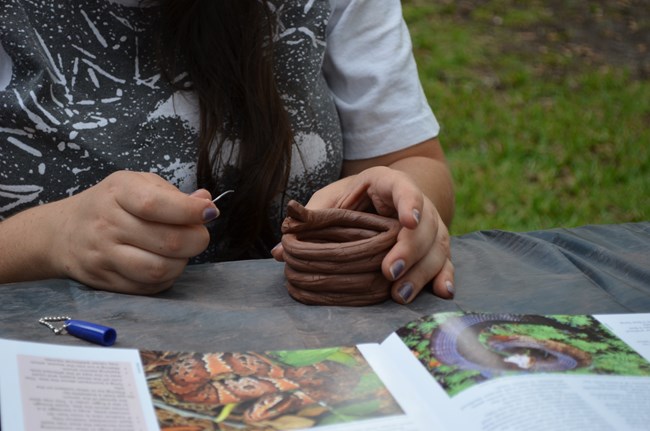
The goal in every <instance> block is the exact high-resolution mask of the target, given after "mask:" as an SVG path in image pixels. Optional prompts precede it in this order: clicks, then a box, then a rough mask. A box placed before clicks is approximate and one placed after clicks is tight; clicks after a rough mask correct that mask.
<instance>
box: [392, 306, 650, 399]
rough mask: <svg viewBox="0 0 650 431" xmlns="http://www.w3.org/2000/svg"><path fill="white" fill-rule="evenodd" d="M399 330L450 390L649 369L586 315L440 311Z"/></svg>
mask: <svg viewBox="0 0 650 431" xmlns="http://www.w3.org/2000/svg"><path fill="white" fill-rule="evenodd" d="M396 333H397V335H398V336H399V337H400V338H401V339H402V341H403V342H404V343H405V344H406V345H407V346H408V347H409V349H411V351H412V352H413V354H414V355H415V356H416V357H417V359H418V360H419V361H420V362H421V363H422V365H424V366H425V368H426V369H427V370H428V371H429V373H430V374H431V375H432V376H433V377H434V378H435V379H436V381H437V382H438V383H439V384H440V385H441V386H442V387H443V388H444V389H445V391H446V392H447V394H448V395H449V396H454V395H456V394H458V393H460V392H462V391H463V390H465V389H468V388H470V387H472V386H475V385H477V384H480V383H482V382H485V381H488V380H490V379H494V378H498V377H502V376H512V375H517V374H525V373H565V374H583V375H588V374H591V375H619V376H648V375H650V364H648V362H647V361H646V360H645V359H644V358H643V357H642V356H641V355H639V354H638V353H637V352H636V351H634V350H633V349H631V348H630V347H629V346H627V344H625V343H624V342H623V341H621V340H620V339H619V338H617V337H616V336H614V335H613V334H612V333H611V332H610V331H609V330H608V329H607V328H606V327H605V326H604V325H602V324H601V323H600V322H598V321H597V320H596V319H594V318H593V317H591V316H588V315H551V316H542V315H520V314H506V313H503V314H496V313H495V314H489V313H459V312H449V313H437V314H434V315H430V316H425V317H422V318H420V319H418V320H416V321H413V322H411V323H409V324H407V325H406V326H404V327H403V328H400V329H399V330H397V331H396Z"/></svg>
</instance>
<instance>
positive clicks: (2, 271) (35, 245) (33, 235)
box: [0, 204, 61, 283]
mask: <svg viewBox="0 0 650 431" xmlns="http://www.w3.org/2000/svg"><path fill="white" fill-rule="evenodd" d="M54 207H55V205H54V204H48V205H43V206H38V207H34V208H30V209H28V210H25V211H23V212H21V213H18V214H16V215H14V216H12V217H10V218H8V219H6V220H4V221H2V222H0V283H11V282H18V281H28V280H37V279H44V278H55V277H60V276H61V275H60V274H58V273H57V272H56V271H55V270H54V269H53V267H52V265H51V262H50V260H49V258H48V256H49V255H50V254H51V253H57V252H61V250H53V249H52V247H53V245H52V244H51V241H50V238H51V237H50V235H49V231H50V230H51V225H50V223H51V221H50V220H49V217H48V214H49V213H50V211H52V210H55V208H54Z"/></svg>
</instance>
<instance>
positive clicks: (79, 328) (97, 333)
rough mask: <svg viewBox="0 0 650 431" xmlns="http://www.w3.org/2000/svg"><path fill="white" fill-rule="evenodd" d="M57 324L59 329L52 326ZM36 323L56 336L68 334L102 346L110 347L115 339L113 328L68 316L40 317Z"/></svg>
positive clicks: (115, 334)
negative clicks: (45, 327)
mask: <svg viewBox="0 0 650 431" xmlns="http://www.w3.org/2000/svg"><path fill="white" fill-rule="evenodd" d="M58 322H63V324H62V325H61V326H59V327H58V326H56V325H54V323H58ZM38 323H40V324H41V325H43V326H47V327H48V328H49V329H50V331H52V332H53V333H54V334H56V335H61V334H70V335H72V336H74V337H77V338H81V339H82V340H86V341H90V342H91V343H95V344H101V345H102V346H112V345H113V343H115V340H116V339H117V332H116V331H115V329H113V328H109V327H108V326H104V325H98V324H97V323H92V322H86V321H84V320H74V319H72V318H71V317H70V316H47V317H41V318H40V319H38Z"/></svg>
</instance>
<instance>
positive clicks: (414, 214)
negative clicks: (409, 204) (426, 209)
mask: <svg viewBox="0 0 650 431" xmlns="http://www.w3.org/2000/svg"><path fill="white" fill-rule="evenodd" d="M413 218H414V219H415V222H416V223H417V224H420V211H418V210H416V209H415V208H413Z"/></svg>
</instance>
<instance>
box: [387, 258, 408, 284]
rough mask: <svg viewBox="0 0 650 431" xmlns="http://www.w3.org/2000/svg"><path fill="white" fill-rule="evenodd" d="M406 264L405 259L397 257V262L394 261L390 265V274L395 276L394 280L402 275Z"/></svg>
mask: <svg viewBox="0 0 650 431" xmlns="http://www.w3.org/2000/svg"><path fill="white" fill-rule="evenodd" d="M405 266H406V263H405V262H404V260H403V259H397V260H396V261H395V262H393V264H392V265H391V266H390V275H391V277H393V280H397V279H398V278H399V277H400V275H402V272H404V267H405Z"/></svg>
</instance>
